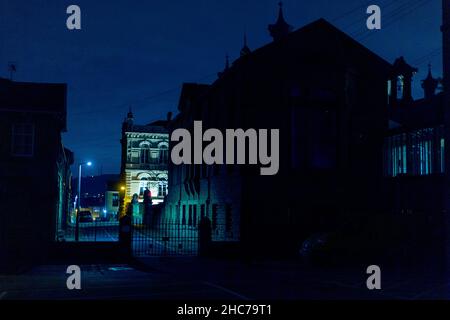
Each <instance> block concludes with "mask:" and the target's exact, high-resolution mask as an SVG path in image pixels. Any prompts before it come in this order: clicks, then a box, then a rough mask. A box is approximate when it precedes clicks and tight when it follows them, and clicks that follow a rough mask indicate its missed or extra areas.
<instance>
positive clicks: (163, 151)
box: [159, 146, 169, 164]
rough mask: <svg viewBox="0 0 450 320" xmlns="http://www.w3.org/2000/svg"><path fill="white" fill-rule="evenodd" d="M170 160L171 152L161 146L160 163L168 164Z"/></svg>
mask: <svg viewBox="0 0 450 320" xmlns="http://www.w3.org/2000/svg"><path fill="white" fill-rule="evenodd" d="M168 160H169V150H167V147H166V146H161V149H160V153H159V163H161V164H167V163H168Z"/></svg>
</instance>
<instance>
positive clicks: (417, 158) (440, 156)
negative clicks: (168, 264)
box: [384, 126, 445, 177]
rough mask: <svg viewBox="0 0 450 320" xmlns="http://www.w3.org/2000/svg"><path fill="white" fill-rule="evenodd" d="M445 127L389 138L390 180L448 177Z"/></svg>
mask: <svg viewBox="0 0 450 320" xmlns="http://www.w3.org/2000/svg"><path fill="white" fill-rule="evenodd" d="M444 152H445V146H444V130H443V127H442V126H441V127H436V128H425V129H419V130H414V131H410V132H405V133H401V134H397V135H394V136H391V137H388V138H386V141H385V160H384V171H385V175H386V176H390V177H395V176H398V175H404V174H408V175H414V176H421V175H429V174H442V173H444V169H445V168H444V164H445V155H444Z"/></svg>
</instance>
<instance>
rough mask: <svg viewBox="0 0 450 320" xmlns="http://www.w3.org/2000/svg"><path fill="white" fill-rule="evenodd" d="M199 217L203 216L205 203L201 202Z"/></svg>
mask: <svg viewBox="0 0 450 320" xmlns="http://www.w3.org/2000/svg"><path fill="white" fill-rule="evenodd" d="M200 217H202V218H204V217H205V205H204V204H202V205H201V207H200Z"/></svg>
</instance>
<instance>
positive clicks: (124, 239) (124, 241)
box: [119, 204, 133, 258]
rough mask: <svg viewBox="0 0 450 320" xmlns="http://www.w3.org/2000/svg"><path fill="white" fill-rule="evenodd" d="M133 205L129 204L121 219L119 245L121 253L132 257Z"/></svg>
mask: <svg viewBox="0 0 450 320" xmlns="http://www.w3.org/2000/svg"><path fill="white" fill-rule="evenodd" d="M131 212H132V206H131V204H128V205H127V211H126V215H124V216H123V217H122V218H120V220H119V246H120V252H121V254H122V255H123V256H124V257H126V258H130V257H131V251H132V250H131V249H132V241H133V236H132V230H131V228H132V219H131Z"/></svg>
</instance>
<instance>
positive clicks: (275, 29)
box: [269, 1, 292, 41]
mask: <svg viewBox="0 0 450 320" xmlns="http://www.w3.org/2000/svg"><path fill="white" fill-rule="evenodd" d="M278 6H279V7H280V9H279V11H278V20H277V22H276V23H275V24H270V25H269V32H270V35H271V36H272V38H273V40H275V41H278V40H280V39H281V38H283V37H285V36H286V35H287V34H289V33H290V32H291V31H292V26H290V25H289V24H288V23H287V22H286V21H285V20H284V15H283V2H281V1H280V2H279V3H278Z"/></svg>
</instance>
